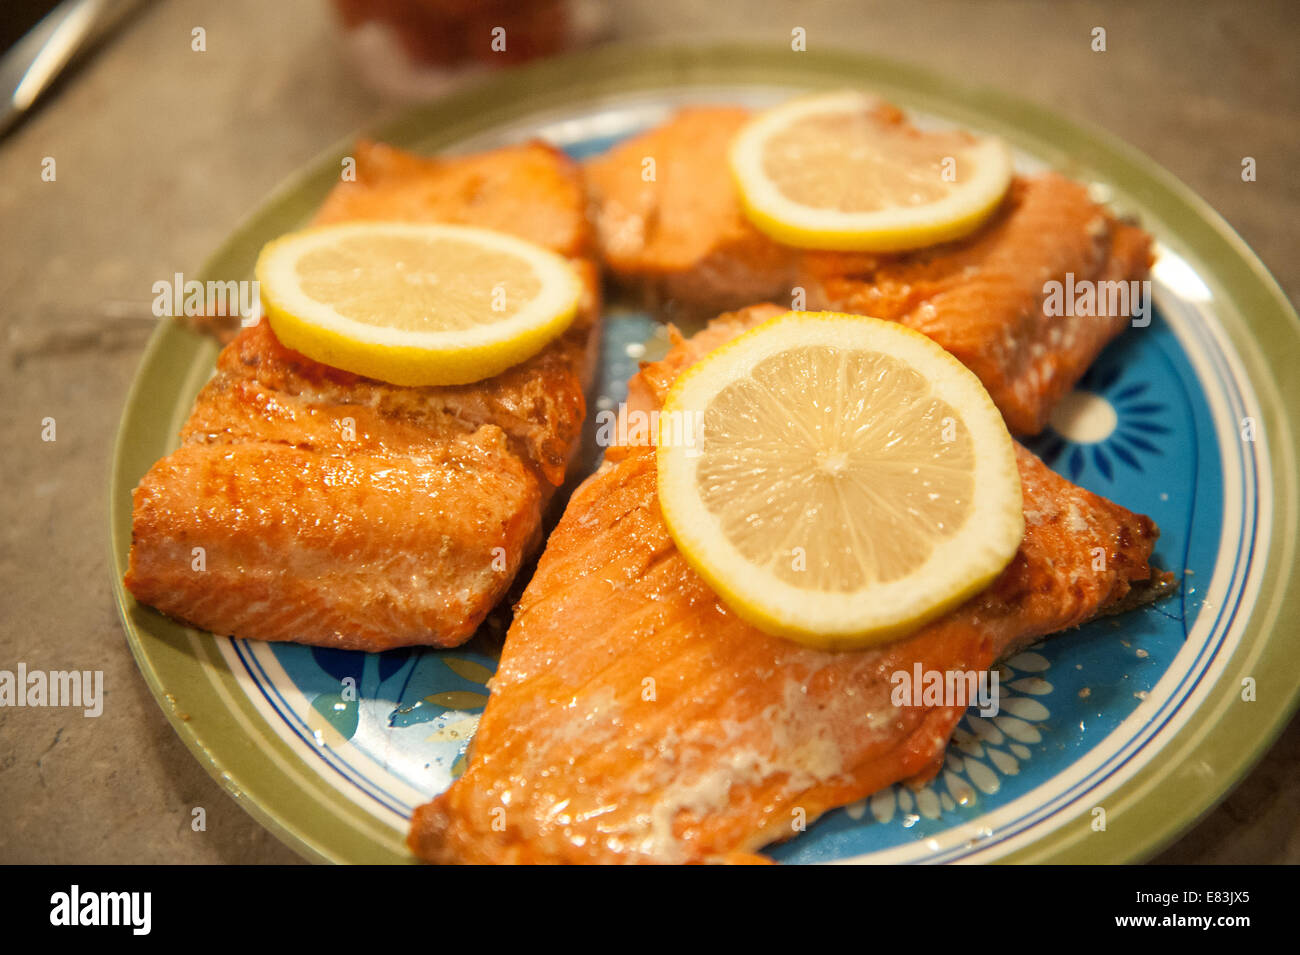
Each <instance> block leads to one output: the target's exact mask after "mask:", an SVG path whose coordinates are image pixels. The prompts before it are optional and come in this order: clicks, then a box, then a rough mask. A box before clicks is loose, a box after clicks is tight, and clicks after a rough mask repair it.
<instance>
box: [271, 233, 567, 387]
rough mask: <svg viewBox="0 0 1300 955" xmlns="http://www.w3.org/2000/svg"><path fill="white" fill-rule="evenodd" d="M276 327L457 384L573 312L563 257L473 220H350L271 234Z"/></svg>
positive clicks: (285, 334) (296, 338) (327, 348)
mask: <svg viewBox="0 0 1300 955" xmlns="http://www.w3.org/2000/svg"><path fill="white" fill-rule="evenodd" d="M256 273H257V280H258V283H259V285H260V289H261V296H262V304H263V307H264V309H265V311H266V314H267V318H268V319H269V320H270V322H271V328H272V330H273V331H274V332H275V334H276V336H277V337H278V338H279V339H280V340H281V341H282V342H284V344H285V345H287V346H289V347H290V348H293V349H296V350H297V351H300V352H302V353H303V354H304V355H307V356H308V357H309V358H314V359H315V360H316V361H319V362H322V363H324V364H326V365H331V366H333V367H335V368H342V369H344V370H345V371H351V372H354V373H356V374H358V375H365V376H366V377H368V378H378V379H380V380H381V381H388V382H392V383H393V384H398V385H460V384H467V383H469V382H472V381H479V380H482V379H484V378H490V377H492V376H493V375H496V374H499V373H500V372H502V371H504V370H505V369H507V368H509V367H510V366H511V365H515V364H518V363H519V362H521V361H524V360H525V359H527V358H529V357H531V356H532V355H534V354H536V353H537V352H538V351H540V350H541V349H542V348H543V347H544V346H545V345H546V343H547V342H549V341H550V340H551V339H552V338H554V337H555V336H557V335H559V334H560V333H561V332H563V331H564V330H565V329H566V328H567V327H568V326H569V324H570V323H571V322H572V321H573V317H574V314H575V313H576V311H577V308H578V302H579V299H580V297H581V295H582V285H581V282H580V281H579V279H578V276H577V274H576V272H575V271H574V269H573V268H572V266H570V264H569V263H568V261H567V260H566V259H564V258H562V257H561V256H558V255H556V254H554V253H553V252H549V251H547V250H546V249H543V248H541V247H539V246H536V245H533V244H532V243H529V242H525V241H523V240H522V239H516V238H514V237H513V236H508V235H503V234H501V233H498V232H491V231H489V230H487V229H475V228H471V227H468V226H453V225H420V224H413V223H400V222H356V223H347V224H343V225H334V226H326V227H323V228H318V229H308V230H307V231H304V232H295V233H291V234H289V235H286V236H282V237H281V238H279V239H276V240H275V241H274V242H271V243H270V244H268V245H267V246H266V247H265V248H263V249H262V253H261V255H260V256H258V259H257V269H256Z"/></svg>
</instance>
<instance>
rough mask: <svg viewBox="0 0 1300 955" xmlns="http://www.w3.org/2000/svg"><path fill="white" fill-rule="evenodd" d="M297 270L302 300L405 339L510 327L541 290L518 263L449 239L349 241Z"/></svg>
mask: <svg viewBox="0 0 1300 955" xmlns="http://www.w3.org/2000/svg"><path fill="white" fill-rule="evenodd" d="M294 268H295V271H296V273H297V279H298V281H299V283H300V287H301V289H302V291H303V293H304V294H306V295H307V296H308V297H310V298H312V299H315V300H316V301H318V302H321V303H325V304H328V305H329V306H330V307H332V308H333V309H334V310H335V311H336V312H337V313H338V314H339V315H341V316H343V317H344V318H347V319H350V320H352V321H354V322H359V323H362V324H365V325H371V326H376V327H382V328H392V329H398V330H400V331H404V332H441V331H464V330H468V329H472V328H477V327H479V326H482V325H490V324H495V323H496V322H500V321H505V320H507V319H509V318H511V317H513V316H514V315H516V314H517V313H518V312H519V311H520V310H521V309H522V308H523V307H524V306H525V305H527V304H528V303H529V302H531V301H532V300H533V299H535V298H536V297H537V295H538V294H539V293H540V291H541V287H542V286H541V281H540V280H539V279H538V277H537V275H536V274H535V273H534V272H533V270H532V268H531V266H530V264H529V263H528V262H526V261H523V260H522V259H520V258H519V257H518V256H514V255H511V254H509V253H507V252H501V251H497V250H494V249H485V248H481V247H478V246H475V245H469V244H467V243H465V242H461V241H457V240H455V239H443V238H433V239H424V238H415V237H408V236H374V235H365V236H351V237H344V238H340V239H338V240H336V241H334V242H332V243H331V244H329V245H325V246H321V247H319V248H317V249H314V250H312V251H310V252H307V253H306V254H304V255H303V256H302V257H301V258H300V259H299V260H298V261H297V263H296V264H295V266H294Z"/></svg>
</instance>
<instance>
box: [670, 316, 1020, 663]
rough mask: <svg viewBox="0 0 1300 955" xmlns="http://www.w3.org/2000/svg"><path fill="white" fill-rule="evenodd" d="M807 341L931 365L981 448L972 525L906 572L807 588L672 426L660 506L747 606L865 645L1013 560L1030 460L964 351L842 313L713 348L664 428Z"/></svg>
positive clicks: (764, 622) (676, 391)
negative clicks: (747, 529) (730, 534)
mask: <svg viewBox="0 0 1300 955" xmlns="http://www.w3.org/2000/svg"><path fill="white" fill-rule="evenodd" d="M806 345H829V346H832V347H835V348H849V349H857V348H861V349H864V350H867V351H879V352H884V353H886V354H888V355H890V356H892V357H894V358H897V359H900V360H902V361H903V362H905V363H906V364H907V365H909V366H911V367H912V368H915V369H918V370H920V371H922V373H925V372H927V371H928V372H929V374H927V375H926V377H927V378H928V379H929V382H930V385H931V387H932V390H933V394H934V395H935V396H936V397H938V398H941V399H942V400H944V401H946V402H947V403H948V404H950V405H951V406H952V407H953V408H954V409H958V410H959V412H960V414H961V416H962V420H963V422H964V424H965V425H966V427H967V428H969V429H970V432H971V436H972V439H973V442H974V446H975V447H976V449H977V453H976V456H975V467H974V472H973V477H974V482H973V484H974V495H973V500H972V503H971V507H970V511H969V514H968V517H967V520H966V521H965V523H964V525H963V526H962V528H961V529H960V530H959V531H958V532H957V533H956V534H955V535H953V536H952V537H950V538H948V539H947V540H944V541H941V542H940V543H938V544H937V545H936V546H935V548H934V550H933V551H932V552H931V554H930V556H929V558H928V559H927V560H926V561H925V562H924V564H922V565H921V566H920V567H919V568H918V569H916V570H915V571H914V572H912V573H910V574H908V575H907V576H905V577H903V578H901V579H899V580H896V581H890V582H887V583H880V584H874V585H872V586H871V587H869V588H866V589H864V590H861V591H857V592H852V593H839V592H834V591H828V590H824V589H816V590H810V589H805V588H801V587H797V586H794V585H792V584H790V583H788V582H786V581H784V580H782V579H780V578H779V577H777V576H776V575H775V574H773V573H771V572H770V571H769V570H767V569H766V568H763V567H759V566H756V565H755V564H753V563H752V562H750V561H749V560H747V559H746V558H745V557H744V555H743V554H741V553H740V551H739V550H738V549H737V548H736V547H735V546H734V545H733V544H732V543H731V542H730V541H728V539H727V537H726V535H725V533H724V532H723V529H722V526H721V523H720V521H719V519H718V518H717V517H716V516H715V515H714V514H713V513H711V512H710V511H709V509H708V508H707V506H706V505H705V504H704V502H703V500H702V498H701V496H700V495H699V493H698V492H697V490H696V472H695V468H696V465H697V464H698V462H699V461H700V459H701V458H700V455H699V454H698V453H696V452H698V451H699V449H698V448H691V447H689V446H688V445H687V444H685V443H683V442H681V441H677V442H673V441H671V440H669V436H668V434H667V433H666V432H661V435H660V441H659V443H658V449H657V452H656V454H657V467H658V477H657V481H658V491H659V502H660V509H661V511H662V513H663V516H664V521H665V523H666V525H667V527H668V530H669V533H670V534H671V535H672V537H673V539H674V541H675V542H676V543H677V546H678V549H679V550H680V551H681V553H682V555H683V557H684V558H685V559H686V561H687V562H688V563H689V564H690V565H691V567H692V568H693V569H694V570H695V571H696V572H697V573H699V574H700V576H701V577H702V578H703V579H704V580H705V582H706V583H708V584H709V586H710V587H711V588H712V589H713V590H714V591H715V592H716V593H717V594H718V595H719V596H720V597H721V598H722V600H723V601H724V602H725V603H726V604H727V606H728V607H730V608H731V609H732V610H733V611H734V612H735V613H736V614H737V615H738V616H739V617H741V618H742V619H744V620H746V621H747V622H749V623H751V624H753V625H754V626H755V627H758V628H759V629H760V630H763V631H764V632H767V633H771V634H775V635H778V636H782V637H787V638H790V639H792V640H795V641H797V642H799V643H803V644H806V645H809V646H813V647H817V648H820V649H860V648H863V647H866V646H871V645H873V644H877V643H881V642H884V641H888V640H891V639H895V638H898V637H900V636H903V635H905V634H907V633H910V632H912V631H914V630H916V629H917V628H918V627H920V626H922V625H923V624H925V623H927V622H929V621H931V620H933V619H935V618H937V617H939V616H941V615H942V614H944V613H946V612H948V611H949V610H951V609H953V608H955V607H956V606H958V605H959V604H961V603H963V602H964V601H966V600H967V599H969V598H970V597H971V596H973V595H975V594H976V593H978V592H979V591H981V590H983V589H984V588H985V587H987V586H988V584H989V583H990V582H991V581H992V580H993V579H994V578H996V577H997V575H998V574H999V573H1000V572H1001V571H1002V570H1003V568H1005V566H1006V565H1007V563H1008V562H1009V561H1010V560H1011V558H1012V557H1013V556H1014V555H1015V553H1016V550H1017V549H1018V548H1019V546H1020V542H1021V540H1022V538H1023V536H1024V515H1023V501H1022V496H1021V488H1020V477H1019V469H1018V468H1017V466H1016V454H1015V448H1014V445H1013V443H1012V440H1011V436H1010V434H1009V433H1008V432H1007V429H1006V426H1005V425H1004V424H1003V422H1002V418H1001V415H1000V414H999V413H998V410H997V408H996V407H995V406H994V405H993V402H992V400H991V399H990V398H989V396H988V393H987V392H986V391H985V390H984V388H983V386H982V385H981V384H980V382H979V380H978V379H977V378H976V377H975V376H974V375H973V374H972V373H971V372H970V371H968V370H967V369H966V368H965V367H964V366H963V365H961V364H960V363H959V362H958V361H957V360H956V359H955V358H953V357H952V356H951V355H949V354H948V353H947V352H945V351H943V350H942V349H941V348H939V346H938V345H936V344H934V343H933V342H932V341H930V340H929V339H928V338H926V337H925V336H924V335H921V334H920V333H918V332H914V331H912V330H910V329H908V328H905V327H904V326H901V325H898V324H896V323H891V322H885V321H882V320H880V319H875V318H865V317H862V316H850V315H841V314H838V313H825V312H814V313H808V312H790V313H786V314H785V315H782V316H778V317H776V318H774V319H771V320H769V321H768V322H765V323H764V324H763V325H760V326H758V327H757V328H755V329H752V330H750V331H749V332H747V333H745V334H744V335H741V336H739V337H738V338H736V339H734V340H732V341H731V342H729V343H727V344H726V345H723V346H722V347H721V348H719V349H717V350H715V351H714V352H711V353H710V354H709V355H707V356H706V357H705V358H704V359H702V360H701V361H700V362H699V363H697V364H696V365H694V366H692V367H691V368H689V369H688V370H687V371H686V372H684V373H683V374H682V375H681V376H680V377H679V378H678V379H677V381H676V382H675V383H674V385H673V386H672V388H671V389H670V391H669V394H668V396H667V399H666V400H665V403H664V409H663V411H664V415H663V416H662V417H661V419H660V426H661V429H666V428H668V427H669V426H670V422H671V421H672V420H673V419H674V417H678V418H679V420H680V416H681V415H683V414H684V413H687V412H689V413H690V414H703V412H704V410H705V409H706V408H707V407H708V404H709V402H710V400H711V399H712V398H713V397H714V396H716V395H717V394H718V393H719V392H720V391H721V390H722V389H723V388H724V387H726V386H727V385H728V384H729V383H731V382H733V381H736V380H738V379H740V378H742V377H744V376H746V375H747V374H748V373H749V372H750V371H752V369H753V368H754V367H755V366H756V365H757V364H758V363H760V362H762V361H763V360H764V359H766V358H770V357H772V356H775V355H777V354H779V353H780V352H782V351H784V350H786V349H788V348H791V347H802V346H806ZM936 371H937V372H938V374H936ZM703 440H704V441H705V442H707V440H708V438H707V434H706V435H705V436H704V437H703Z"/></svg>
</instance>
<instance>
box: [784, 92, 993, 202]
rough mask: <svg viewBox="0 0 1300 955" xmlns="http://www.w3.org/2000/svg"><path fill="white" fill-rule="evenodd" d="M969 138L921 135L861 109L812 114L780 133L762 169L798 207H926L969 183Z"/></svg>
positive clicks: (956, 134) (972, 171)
mask: <svg viewBox="0 0 1300 955" xmlns="http://www.w3.org/2000/svg"><path fill="white" fill-rule="evenodd" d="M970 145H971V140H970V137H969V136H968V135H967V134H965V133H960V132H918V131H917V130H915V129H911V128H907V127H900V126H898V125H896V124H891V123H887V122H884V121H882V120H881V119H880V118H879V117H876V116H873V115H871V114H864V113H861V112H842V113H841V112H836V113H813V114H810V115H808V116H804V117H801V118H799V119H796V120H793V121H792V122H790V123H789V124H788V125H786V126H784V127H783V128H781V129H780V130H779V131H778V132H776V133H774V134H773V135H772V136H771V138H770V139H768V140H767V143H766V145H765V148H764V156H763V171H764V172H765V173H766V175H767V177H768V178H769V179H770V180H771V181H772V183H773V184H774V185H775V186H776V188H777V190H778V191H779V192H780V193H781V194H782V195H784V196H785V197H786V198H787V199H789V200H790V201H792V202H796V203H798V204H800V205H803V206H809V207H812V208H815V209H833V210H837V211H840V212H876V211H879V210H882V209H891V208H907V207H911V206H922V205H926V204H928V203H931V202H934V201H935V200H937V199H941V198H943V197H944V196H945V195H947V194H948V193H949V192H951V191H952V188H953V187H954V186H955V185H961V184H963V183H966V182H969V181H970V180H971V178H972V177H973V176H974V174H975V165H976V164H975V163H974V161H972V160H970V159H969V158H968V157H966V156H965V155H963V154H964V153H965V152H966V151H967V150H968V149H969V147H970Z"/></svg>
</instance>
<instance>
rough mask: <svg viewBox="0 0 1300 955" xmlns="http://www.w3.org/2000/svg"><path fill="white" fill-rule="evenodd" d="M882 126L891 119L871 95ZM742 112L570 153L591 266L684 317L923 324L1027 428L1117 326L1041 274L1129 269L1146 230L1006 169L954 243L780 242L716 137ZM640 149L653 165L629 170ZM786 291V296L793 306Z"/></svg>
mask: <svg viewBox="0 0 1300 955" xmlns="http://www.w3.org/2000/svg"><path fill="white" fill-rule="evenodd" d="M873 110H874V113H873V115H874V116H875V117H876V118H877V119H878V120H880V121H881V122H885V123H892V124H905V123H906V119H905V117H904V116H903V114H902V113H901V112H899V111H898V110H897V109H895V108H893V107H892V106H889V105H887V104H877V105H876V106H875V107H873ZM749 116H750V113H749V112H748V111H746V110H743V109H737V108H728V107H696V108H692V109H685V110H682V111H681V112H679V113H678V114H676V116H674V117H673V118H671V119H670V120H669V121H668V122H667V123H665V124H664V125H662V126H659V127H657V128H655V129H652V130H650V131H649V132H647V133H644V134H642V135H641V136H637V137H634V138H633V139H630V140H627V141H625V142H623V143H621V144H619V145H618V146H616V147H615V148H614V149H612V150H611V151H610V152H608V153H607V154H605V155H603V156H599V157H596V158H594V159H591V160H589V161H588V163H587V164H586V178H587V186H588V192H589V195H590V201H591V204H592V208H593V210H594V213H593V220H594V222H595V223H596V232H597V240H598V243H599V247H600V255H601V258H602V260H603V262H604V264H605V266H606V267H607V268H608V269H609V270H610V271H611V272H612V273H613V274H614V275H615V276H616V277H618V278H619V279H620V280H621V281H622V282H623V284H624V285H628V286H631V287H634V288H636V289H638V290H640V291H641V293H642V294H643V295H645V296H646V297H647V298H648V299H649V300H650V301H651V302H652V303H674V304H676V305H678V306H680V307H682V308H683V309H684V310H685V311H686V312H687V313H688V314H689V313H697V312H704V313H707V312H717V311H720V310H725V309H733V308H740V307H742V306H745V305H748V304H749V303H752V302H756V301H762V300H765V299H772V300H776V301H791V300H792V298H793V297H794V296H796V295H797V294H798V293H797V292H796V290H802V293H803V304H800V305H798V307H801V308H807V309H810V310H830V311H842V312H853V313H857V314H866V315H874V316H876V317H877V318H885V319H890V320H893V321H899V322H903V323H904V324H907V325H909V326H911V327H912V328H915V329H916V330H918V331H921V332H923V333H925V334H926V335H929V336H930V337H931V338H933V339H934V340H935V341H937V342H938V343H939V344H941V345H942V346H943V347H944V348H946V349H948V350H949V351H951V352H952V353H953V354H954V355H956V356H957V357H958V358H959V359H961V360H962V361H963V362H964V363H966V365H967V366H968V367H969V368H970V369H971V370H972V371H974V372H975V374H976V375H977V376H979V379H980V381H981V382H983V384H984V387H985V388H986V389H987V390H988V391H989V393H990V394H991V395H992V396H993V400H994V402H995V403H996V404H997V406H998V408H999V409H1000V410H1001V411H1002V414H1003V417H1004V418H1005V419H1006V422H1007V425H1008V427H1009V428H1010V429H1011V430H1012V431H1013V432H1014V433H1017V434H1036V433H1037V432H1039V431H1041V430H1042V429H1043V427H1044V426H1045V425H1046V423H1047V418H1048V415H1049V414H1050V412H1051V409H1052V406H1053V405H1054V404H1055V403H1056V402H1057V401H1058V400H1060V398H1061V397H1062V396H1064V395H1065V394H1066V393H1067V392H1069V391H1070V389H1071V388H1073V387H1074V385H1075V383H1077V382H1078V380H1079V378H1080V377H1082V375H1083V372H1084V371H1085V370H1086V369H1087V367H1088V366H1089V365H1090V364H1091V363H1092V361H1093V359H1095V358H1096V357H1097V355H1098V354H1099V353H1100V351H1101V349H1102V348H1103V347H1104V346H1105V345H1106V343H1107V342H1109V341H1110V340H1111V339H1112V338H1114V337H1115V336H1116V335H1118V334H1119V333H1120V332H1121V331H1122V330H1123V329H1124V327H1125V326H1126V325H1127V324H1128V322H1129V319H1130V312H1131V311H1132V310H1133V309H1132V307H1131V305H1132V300H1131V297H1129V296H1126V297H1125V299H1124V301H1126V302H1128V303H1129V305H1130V307H1129V308H1128V310H1124V309H1123V308H1122V307H1120V304H1119V303H1118V302H1116V303H1115V304H1112V303H1111V302H1110V301H1109V300H1108V301H1107V302H1106V303H1105V305H1104V306H1100V307H1096V308H1095V311H1096V312H1097V314H1095V315H1089V316H1078V317H1074V316H1073V315H1072V314H1071V317H1063V316H1059V315H1050V314H1048V313H1047V312H1048V311H1049V310H1051V309H1050V308H1049V309H1045V307H1044V306H1045V303H1047V302H1049V301H1050V300H1051V292H1050V290H1049V283H1052V282H1060V283H1062V285H1064V284H1065V283H1066V282H1067V276H1069V277H1070V279H1068V281H1072V282H1073V283H1075V284H1078V283H1080V282H1089V283H1098V282H1126V283H1128V282H1136V281H1141V280H1143V279H1145V278H1146V276H1147V274H1148V272H1149V269H1150V266H1151V243H1150V237H1149V236H1148V235H1147V234H1146V233H1145V232H1143V231H1142V230H1141V229H1138V228H1136V227H1135V226H1132V225H1129V224H1127V223H1124V222H1122V221H1120V220H1118V219H1117V218H1115V217H1114V216H1113V215H1111V214H1110V213H1109V212H1107V211H1106V209H1105V208H1103V207H1102V206H1100V205H1098V204H1096V203H1094V202H1093V201H1092V200H1091V199H1089V197H1088V194H1087V190H1086V189H1085V188H1084V187H1083V186H1081V185H1079V184H1078V183H1074V182H1071V181H1070V180H1068V179H1065V178H1064V177H1062V176H1059V175H1055V174H1051V173H1049V174H1044V175H1041V176H1033V177H1017V178H1016V179H1015V180H1014V181H1013V183H1012V186H1011V188H1010V189H1009V191H1008V194H1007V196H1006V198H1005V199H1004V200H1003V202H1002V204H1001V206H1000V207H999V209H998V210H997V211H996V212H995V213H994V215H993V216H992V217H991V218H990V219H989V221H988V222H986V223H985V224H983V225H982V226H981V227H980V229H979V230H977V231H976V232H975V233H974V234H973V235H970V236H968V237H966V238H964V239H962V240H960V241H957V242H950V243H946V244H944V245H939V246H934V247H931V248H928V249H921V250H918V251H915V252H909V253H899V254H864V253H836V252H813V251H802V250H798V249H793V248H790V247H788V246H784V245H781V244H779V243H777V242H775V241H774V240H772V239H769V238H768V237H767V236H765V235H764V234H763V233H761V232H759V231H758V230H757V229H756V228H755V227H754V226H753V225H751V224H750V222H749V220H748V219H747V218H746V217H745V215H744V213H743V211H742V210H741V206H740V202H739V200H738V198H737V196H736V191H735V188H734V186H733V184H732V182H731V179H730V173H729V171H728V164H727V148H728V145H729V143H730V142H731V140H732V138H733V137H734V136H735V135H736V132H737V131H738V130H739V129H740V127H741V126H742V125H743V124H744V123H745V122H746V121H747V120H748V118H749ZM647 157H653V158H654V160H655V175H654V177H653V178H651V179H650V180H649V181H647V177H645V176H644V175H643V169H644V161H645V159H646V158H647ZM796 304H797V303H796Z"/></svg>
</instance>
